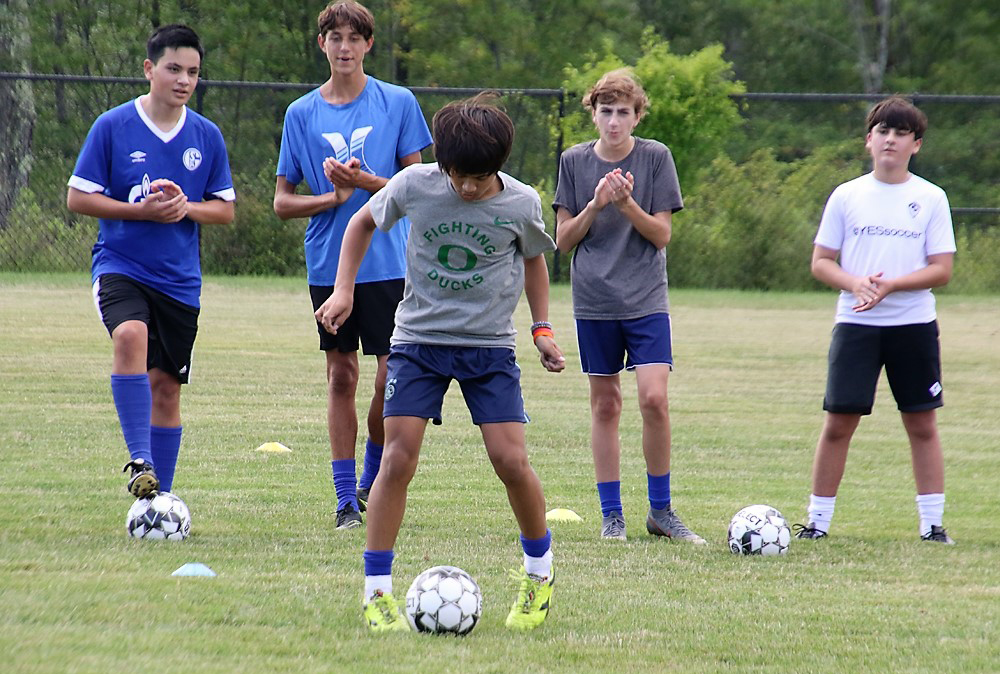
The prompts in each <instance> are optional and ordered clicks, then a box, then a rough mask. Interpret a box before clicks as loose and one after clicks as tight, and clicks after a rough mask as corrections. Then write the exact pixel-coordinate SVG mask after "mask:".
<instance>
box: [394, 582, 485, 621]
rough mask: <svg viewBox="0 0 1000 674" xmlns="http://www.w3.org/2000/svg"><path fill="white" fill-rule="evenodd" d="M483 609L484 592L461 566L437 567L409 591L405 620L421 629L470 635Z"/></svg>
mask: <svg viewBox="0 0 1000 674" xmlns="http://www.w3.org/2000/svg"><path fill="white" fill-rule="evenodd" d="M482 612H483V593H482V592H480V590H479V585H477V584H476V581H474V580H473V579H472V576H470V575H469V574H467V573H466V572H465V571H462V569H459V568H457V567H454V566H435V567H432V568H430V569H427V570H426V571H424V572H423V573H421V574H420V575H419V576H417V577H416V578H415V579H414V580H413V584H412V585H410V589H409V590H408V591H407V592H406V620H407V622H409V623H410V627H411V628H413V629H415V630H416V631H418V632H433V633H437V634H459V635H462V634H468V633H469V632H471V631H472V628H473V627H475V626H476V623H478V622H479V616H481V615H482Z"/></svg>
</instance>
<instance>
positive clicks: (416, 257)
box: [368, 164, 555, 348]
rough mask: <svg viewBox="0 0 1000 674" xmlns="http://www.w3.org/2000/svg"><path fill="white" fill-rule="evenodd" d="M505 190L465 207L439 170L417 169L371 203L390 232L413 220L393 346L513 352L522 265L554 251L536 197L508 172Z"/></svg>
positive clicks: (411, 168)
mask: <svg viewBox="0 0 1000 674" xmlns="http://www.w3.org/2000/svg"><path fill="white" fill-rule="evenodd" d="M497 175H499V176H500V180H501V181H502V183H503V189H502V190H500V192H499V193H498V194H495V195H494V196H492V197H490V198H488V199H483V200H481V201H465V200H464V199H462V198H461V197H460V196H459V195H458V194H457V193H456V192H455V189H454V188H453V187H452V185H451V181H450V180H449V178H448V176H447V175H446V174H445V173H444V172H443V171H442V170H441V169H440V168H439V167H438V165H437V164H414V165H413V166H408V167H406V168H405V169H403V170H402V171H400V172H399V173H397V174H396V175H394V176H393V177H392V178H391V179H390V180H389V182H388V183H387V184H386V186H385V187H383V188H382V189H381V190H379V191H378V192H376V193H375V195H374V196H373V197H372V198H371V200H370V201H369V202H368V206H369V207H370V208H371V212H372V216H373V217H374V218H375V224H376V225H377V226H378V228H379V229H381V230H384V231H388V230H390V229H392V227H393V226H394V225H395V224H396V221H397V220H399V219H400V218H401V217H403V216H404V215H405V216H407V217H408V218H409V220H410V236H409V239H408V242H407V245H406V286H405V289H404V290H403V300H402V301H401V302H400V303H399V307H398V308H397V309H396V329H395V330H394V331H393V333H392V343H393V344H440V345H447V346H502V347H509V348H514V343H515V340H514V337H515V335H516V334H517V331H516V330H514V318H513V315H514V309H515V308H516V306H517V301H518V299H520V297H521V291H522V290H523V289H524V258H532V257H536V256H537V255H541V254H542V253H545V252H546V251H550V250H554V249H555V243H554V242H553V241H552V239H551V238H550V237H549V235H548V234H546V233H545V223H544V222H543V221H542V204H541V201H540V200H539V198H538V193H537V192H535V190H534V189H533V188H531V187H529V186H528V185H525V184H524V183H522V182H520V181H518V180H515V179H514V178H512V177H510V176H509V175H507V174H505V173H499V174H497Z"/></svg>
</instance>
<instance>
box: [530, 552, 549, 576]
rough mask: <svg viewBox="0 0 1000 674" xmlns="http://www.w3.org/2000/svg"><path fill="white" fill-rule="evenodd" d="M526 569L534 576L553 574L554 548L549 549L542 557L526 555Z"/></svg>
mask: <svg viewBox="0 0 1000 674" xmlns="http://www.w3.org/2000/svg"><path fill="white" fill-rule="evenodd" d="M524 570H525V571H527V572H528V573H529V574H531V575H532V576H539V577H541V578H548V577H549V576H551V575H552V550H551V549H549V550H548V551H547V552H546V553H545V554H544V555H542V556H541V557H529V556H528V555H525V556H524Z"/></svg>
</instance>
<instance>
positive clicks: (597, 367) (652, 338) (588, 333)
mask: <svg viewBox="0 0 1000 674" xmlns="http://www.w3.org/2000/svg"><path fill="white" fill-rule="evenodd" d="M576 335H577V342H578V343H579V345H580V365H581V366H582V369H583V372H584V373H585V374H593V375H614V374H618V373H619V372H621V371H622V359H624V360H625V368H626V369H628V370H634V369H635V368H636V367H637V366H639V365H669V366H671V368H672V367H673V364H674V353H673V348H672V346H671V339H670V314H666V313H663V314H650V315H648V316H643V317H641V318H630V319H628V320H624V321H619V320H610V321H597V320H589V319H581V318H578V319H577V320H576Z"/></svg>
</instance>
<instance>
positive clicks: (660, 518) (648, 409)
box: [635, 365, 706, 545]
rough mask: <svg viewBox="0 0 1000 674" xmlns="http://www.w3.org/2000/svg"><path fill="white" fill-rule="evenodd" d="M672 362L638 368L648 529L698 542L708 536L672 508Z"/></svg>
mask: <svg viewBox="0 0 1000 674" xmlns="http://www.w3.org/2000/svg"><path fill="white" fill-rule="evenodd" d="M669 376H670V366H669V365H642V366H637V367H636V368H635V379H636V384H637V386H638V390H639V412H640V414H641V415H642V453H643V456H644V457H645V459H646V482H647V485H648V489H649V514H648V515H647V516H646V530H647V531H648V532H649V533H651V534H653V535H654V536H666V537H668V538H676V539H678V540H682V541H688V542H690V543H694V544H696V545H704V544H705V542H706V541H705V539H704V538H702V537H701V536H699V535H698V534H696V533H694V532H693V531H691V530H690V529H688V528H687V526H686V525H685V524H684V522H682V521H681V518H680V517H679V516H678V515H677V513H676V512H675V511H674V509H673V508H672V507H671V500H670V406H669V401H668V399H667V381H668V379H669Z"/></svg>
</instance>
